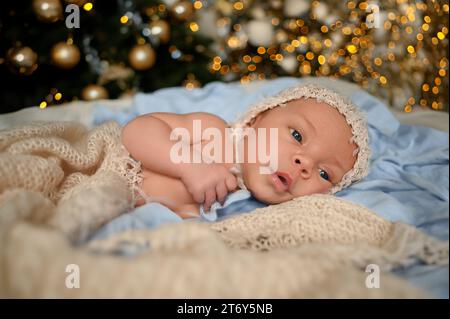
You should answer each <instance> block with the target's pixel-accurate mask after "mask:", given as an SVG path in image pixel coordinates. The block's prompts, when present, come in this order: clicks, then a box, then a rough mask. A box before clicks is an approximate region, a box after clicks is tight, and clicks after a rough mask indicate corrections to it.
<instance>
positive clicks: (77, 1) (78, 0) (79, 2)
mask: <svg viewBox="0 0 450 319" xmlns="http://www.w3.org/2000/svg"><path fill="white" fill-rule="evenodd" d="M64 2H65V3H67V4H76V5H77V6H79V7H81V6H82V5H83V4H85V3H86V2H87V0H64Z"/></svg>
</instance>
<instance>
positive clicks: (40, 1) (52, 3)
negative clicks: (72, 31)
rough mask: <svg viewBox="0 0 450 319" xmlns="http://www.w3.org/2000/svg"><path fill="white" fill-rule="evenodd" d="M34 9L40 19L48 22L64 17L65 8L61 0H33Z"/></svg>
mask: <svg viewBox="0 0 450 319" xmlns="http://www.w3.org/2000/svg"><path fill="white" fill-rule="evenodd" d="M33 11H34V13H35V14H36V16H37V18H38V19H39V20H41V21H43V22H47V23H52V22H56V21H58V20H60V19H62V18H63V8H62V5H61V2H60V1H59V0H33Z"/></svg>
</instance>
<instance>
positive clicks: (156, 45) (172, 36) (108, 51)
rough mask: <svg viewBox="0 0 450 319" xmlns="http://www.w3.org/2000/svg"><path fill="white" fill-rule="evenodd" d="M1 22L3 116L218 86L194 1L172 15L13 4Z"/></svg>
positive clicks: (126, 8) (130, 6) (3, 7)
mask: <svg viewBox="0 0 450 319" xmlns="http://www.w3.org/2000/svg"><path fill="white" fill-rule="evenodd" d="M71 4H72V6H70V5H71ZM74 6H75V9H78V11H79V20H78V21H77V18H78V17H77V11H76V10H75V11H72V10H71V8H74ZM66 11H67V12H66ZM0 14H1V15H0V21H1V24H0V25H1V27H0V37H1V41H0V57H2V62H3V63H1V64H0V77H1V78H2V79H3V81H2V82H3V83H4V84H3V88H2V93H1V94H0V105H2V110H1V112H8V111H12V110H13V109H18V108H22V107H25V106H31V105H41V107H45V106H48V105H52V104H57V103H62V102H64V101H69V100H72V99H77V98H81V99H85V100H92V99H98V98H118V97H120V96H122V95H123V94H127V93H133V92H136V91H143V92H151V91H154V90H156V89H159V88H163V87H170V86H177V85H185V86H192V87H196V86H199V83H200V82H201V83H207V82H209V81H213V80H217V79H218V78H219V77H218V76H217V75H214V74H212V73H211V72H209V71H208V68H207V67H206V66H207V63H208V61H210V60H211V59H212V58H213V57H214V56H213V53H212V52H211V50H209V49H208V47H209V46H210V44H211V40H209V39H207V38H206V37H204V36H202V35H200V34H199V33H197V32H195V31H196V30H195V25H194V24H192V23H191V22H192V21H191V20H192V19H193V16H194V6H193V4H192V3H191V2H189V1H181V2H179V3H177V4H176V5H175V6H172V7H171V8H168V7H167V6H166V5H164V3H161V2H159V1H144V0H133V1H122V0H119V1H95V2H93V1H86V0H78V1H77V0H70V1H68V0H66V1H60V0H33V1H9V0H8V1H2V3H1V4H0ZM77 22H79V23H78V26H79V27H78V28H77V27H76V23H77ZM73 25H75V27H72V26H73Z"/></svg>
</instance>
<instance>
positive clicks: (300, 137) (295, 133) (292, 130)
mask: <svg viewBox="0 0 450 319" xmlns="http://www.w3.org/2000/svg"><path fill="white" fill-rule="evenodd" d="M289 131H290V132H291V135H292V136H293V137H294V138H295V139H296V140H297V141H299V142H301V141H302V139H303V138H302V135H301V134H300V133H299V132H298V131H297V130H294V129H292V128H291V129H289Z"/></svg>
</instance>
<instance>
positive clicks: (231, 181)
mask: <svg viewBox="0 0 450 319" xmlns="http://www.w3.org/2000/svg"><path fill="white" fill-rule="evenodd" d="M225 183H226V184H227V188H228V191H229V192H231V191H234V190H235V189H236V188H237V186H238V184H237V179H236V176H234V175H233V174H231V173H230V174H229V175H228V176H227V178H226V179H225Z"/></svg>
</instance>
